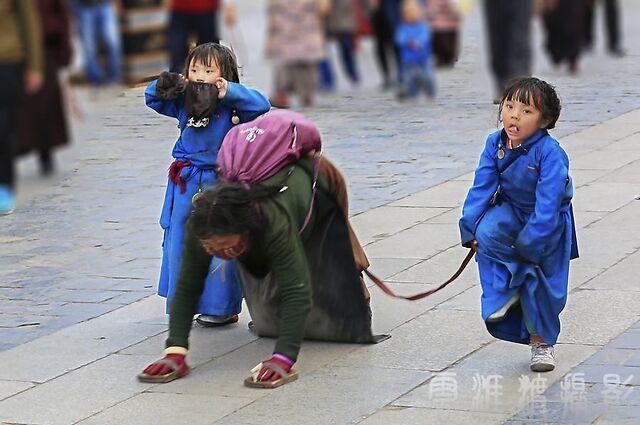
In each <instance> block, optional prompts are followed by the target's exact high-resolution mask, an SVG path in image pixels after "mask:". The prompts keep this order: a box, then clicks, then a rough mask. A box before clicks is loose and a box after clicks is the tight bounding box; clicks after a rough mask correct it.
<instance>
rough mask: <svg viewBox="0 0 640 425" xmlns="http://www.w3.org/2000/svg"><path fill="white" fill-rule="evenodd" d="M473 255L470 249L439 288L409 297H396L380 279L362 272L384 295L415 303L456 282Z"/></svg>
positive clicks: (473, 252)
mask: <svg viewBox="0 0 640 425" xmlns="http://www.w3.org/2000/svg"><path fill="white" fill-rule="evenodd" d="M473 254H475V251H474V250H473V249H470V250H469V253H468V254H467V256H466V257H465V258H464V260H462V264H460V267H458V270H456V272H455V273H454V274H453V276H451V277H450V278H449V279H447V281H446V282H444V283H442V284H441V285H440V286H438V287H437V288H435V289H430V290H428V291H425V292H420V293H418V294H415V295H411V296H404V295H398V294H396V293H394V292H393V291H392V290H391V289H389V287H388V286H387V285H385V283H384V282H383V281H382V279H380V278H379V277H377V276H376V275H374V274H373V273H371V272H370V271H369V270H363V271H364V272H365V273H366V274H367V276H369V279H371V281H372V282H373V283H375V284H376V286H377V287H378V288H380V289H381V290H382V292H384V293H385V294H387V295H389V296H391V297H393V298H402V299H404V300H409V301H416V300H420V299H422V298H426V297H428V296H429V295H431V294H435V293H436V292H438V291H439V290H441V289H442V288H444V287H445V286H447V285H448V284H450V283H451V282H453V281H454V280H456V279H457V278H458V277H459V276H460V275H461V274H462V271H463V270H464V269H465V267H467V264H469V261H471V259H472V258H473Z"/></svg>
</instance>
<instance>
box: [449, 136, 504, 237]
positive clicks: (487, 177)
mask: <svg viewBox="0 0 640 425" xmlns="http://www.w3.org/2000/svg"><path fill="white" fill-rule="evenodd" d="M494 143H495V142H494V141H493V138H492V137H489V139H487V143H486V145H485V148H484V151H482V155H481V156H480V163H479V164H478V167H477V168H476V172H475V177H474V179H473V185H472V186H471V189H469V193H468V194H467V198H466V199H465V201H464V205H463V206H462V218H460V221H459V223H458V225H459V227H460V239H461V241H462V245H463V246H465V247H467V248H470V247H471V243H470V242H471V241H473V240H474V239H475V238H476V236H475V233H476V226H477V225H478V222H479V221H480V218H482V216H483V214H484V212H485V211H486V209H487V208H488V207H489V201H490V200H491V197H493V195H494V194H495V193H496V190H497V189H498V182H499V173H498V170H497V168H496V160H495V151H496V149H495V146H494Z"/></svg>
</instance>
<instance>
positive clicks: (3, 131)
mask: <svg viewBox="0 0 640 425" xmlns="http://www.w3.org/2000/svg"><path fill="white" fill-rule="evenodd" d="M21 77H22V65H20V64H3V65H0V81H2V84H0V215H4V214H10V213H11V212H12V211H13V209H14V208H15V197H14V185H15V181H14V180H15V176H14V166H13V144H14V137H15V134H16V130H17V120H16V111H17V107H18V93H19V92H18V90H19V86H20V84H21V83H22V78H21Z"/></svg>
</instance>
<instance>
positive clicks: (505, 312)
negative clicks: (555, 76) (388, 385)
mask: <svg viewBox="0 0 640 425" xmlns="http://www.w3.org/2000/svg"><path fill="white" fill-rule="evenodd" d="M559 115H560V101H559V99H558V96H557V94H556V92H555V90H554V88H553V87H552V86H551V85H549V84H548V83H546V82H544V81H541V80H539V79H537V78H531V77H526V78H519V79H516V80H513V81H512V82H511V84H509V85H508V87H507V88H506V89H505V92H504V95H503V96H502V100H501V103H500V112H499V116H500V120H501V121H502V124H503V129H502V130H500V131H497V132H495V133H493V134H491V135H489V137H488V139H487V142H486V145H485V148H484V151H483V152H482V155H481V157H480V163H479V165H478V168H476V171H475V178H474V181H473V186H472V187H471V189H470V190H469V193H468V194H467V198H466V200H465V202H464V206H463V209H462V218H461V219H460V222H459V225H460V234H461V239H462V245H463V246H466V247H470V248H475V250H476V253H477V255H476V261H477V263H478V270H479V274H480V283H481V285H482V298H481V305H482V318H483V320H484V321H485V324H486V326H487V330H488V331H489V333H491V335H493V336H495V337H496V338H499V339H503V340H506V341H512V342H517V343H522V344H530V345H531V364H530V367H531V370H533V371H535V372H546V371H550V370H553V369H554V367H555V358H554V352H553V345H554V344H555V343H556V341H557V339H558V335H559V333H560V319H559V315H560V312H561V311H562V310H563V308H564V306H565V304H566V301H567V286H568V280H569V260H571V259H574V258H577V257H578V248H577V241H576V234H575V226H574V221H573V212H572V207H571V199H572V197H573V186H572V182H571V177H570V176H569V159H568V157H567V154H566V153H565V152H564V150H563V149H562V147H561V146H560V144H559V143H558V141H557V140H555V139H554V138H553V137H551V136H550V135H549V133H548V132H547V130H548V129H552V128H554V126H555V123H556V121H557V120H558V117H559Z"/></svg>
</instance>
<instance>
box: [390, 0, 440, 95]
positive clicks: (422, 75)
mask: <svg viewBox="0 0 640 425" xmlns="http://www.w3.org/2000/svg"><path fill="white" fill-rule="evenodd" d="M395 41H396V45H397V46H398V49H399V50H400V70H401V73H402V83H401V84H402V85H401V87H400V90H399V92H398V98H400V99H405V98H408V97H415V96H417V95H418V94H419V93H420V91H424V92H425V93H426V94H427V96H429V97H430V98H433V97H434V96H435V95H436V85H435V81H434V80H435V77H434V72H433V59H432V58H431V52H432V38H431V29H430V28H429V26H428V25H427V23H426V22H425V20H424V10H423V8H422V5H421V4H420V3H419V2H418V0H404V1H403V2H402V21H401V22H400V25H398V28H397V29H396V34H395Z"/></svg>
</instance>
